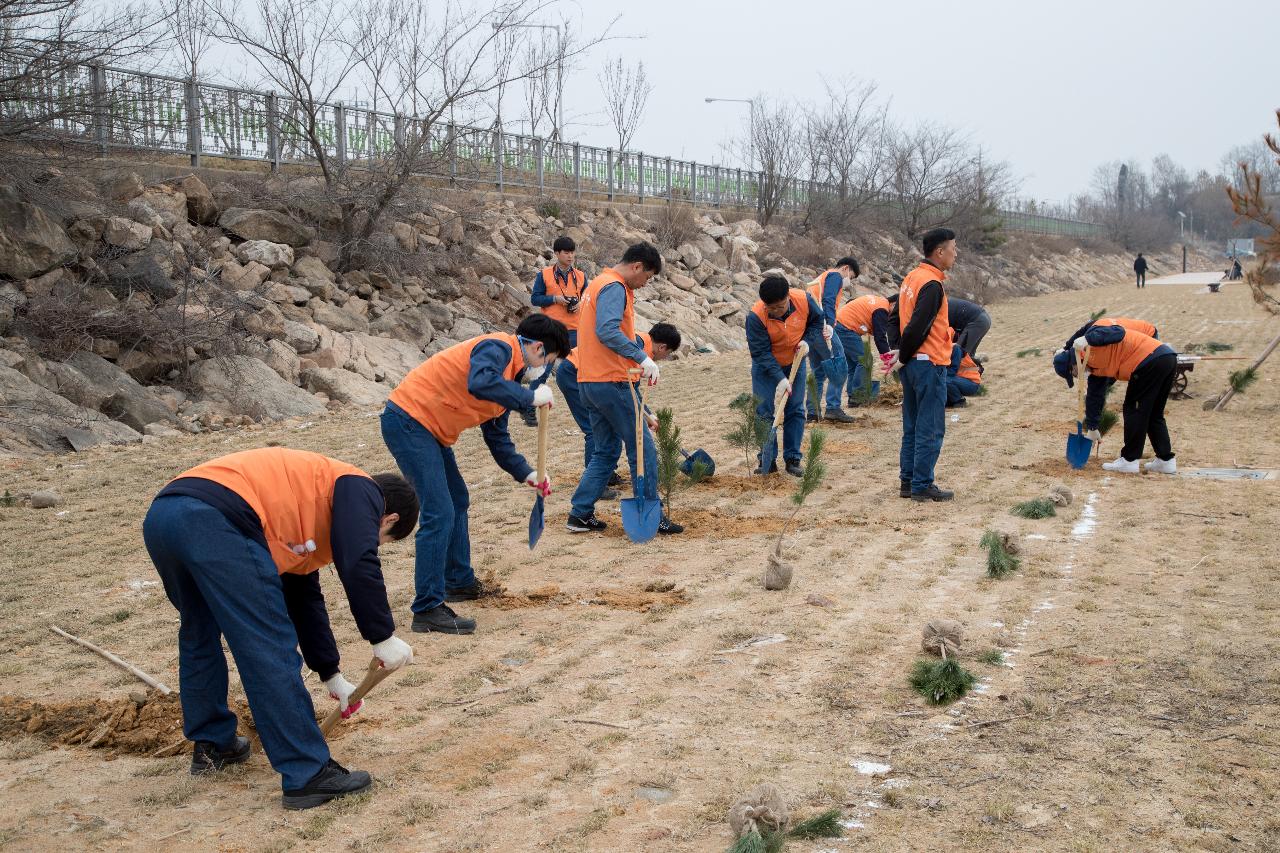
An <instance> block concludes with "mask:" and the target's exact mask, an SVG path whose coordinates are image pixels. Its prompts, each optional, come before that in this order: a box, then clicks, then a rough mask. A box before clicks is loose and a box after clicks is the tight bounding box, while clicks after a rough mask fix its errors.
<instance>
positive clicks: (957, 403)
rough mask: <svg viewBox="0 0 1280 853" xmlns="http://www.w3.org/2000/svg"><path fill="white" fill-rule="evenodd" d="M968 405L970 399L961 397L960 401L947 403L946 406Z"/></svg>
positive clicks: (954, 407) (960, 406) (957, 407)
mask: <svg viewBox="0 0 1280 853" xmlns="http://www.w3.org/2000/svg"><path fill="white" fill-rule="evenodd" d="M967 405H969V401H968V400H966V399H965V398H963V397H961V398H960V401H959V402H956V403H947V406H946V407H947V408H948V409H963V408H964V407H965V406H967Z"/></svg>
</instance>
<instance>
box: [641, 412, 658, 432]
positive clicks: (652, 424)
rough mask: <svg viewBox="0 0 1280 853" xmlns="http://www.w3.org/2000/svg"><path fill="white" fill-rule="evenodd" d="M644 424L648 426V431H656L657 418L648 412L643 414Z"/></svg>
mask: <svg viewBox="0 0 1280 853" xmlns="http://www.w3.org/2000/svg"><path fill="white" fill-rule="evenodd" d="M644 422H645V423H647V424H648V425H649V429H651V430H653V431H654V432H657V431H658V416H657V415H655V414H651V413H649V412H645V413H644Z"/></svg>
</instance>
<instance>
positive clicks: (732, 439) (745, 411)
mask: <svg viewBox="0 0 1280 853" xmlns="http://www.w3.org/2000/svg"><path fill="white" fill-rule="evenodd" d="M759 405H760V398H759V397H757V396H756V395H755V394H749V393H746V392H743V393H742V394H739V395H738V396H737V397H735V398H734V399H733V402H732V403H730V404H729V408H730V409H732V410H733V411H734V412H736V413H737V416H738V420H737V425H736V426H735V427H734V428H733V430H732V431H731V432H728V433H726V434H725V436H724V440H725V441H727V442H729V444H731V445H733V446H734V447H740V448H742V454H743V456H745V457H746V460H747V467H748V468H750V467H752V465H751V462H752V460H753V459H754V458H755V457H756V456H758V455H759V454H760V449H761V448H763V447H764V441H765V439H766V438H768V437H769V424H767V423H765V422H764V421H762V420H760V418H758V417H756V409H757V408H758V407H759Z"/></svg>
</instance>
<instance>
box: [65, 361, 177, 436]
mask: <svg viewBox="0 0 1280 853" xmlns="http://www.w3.org/2000/svg"><path fill="white" fill-rule="evenodd" d="M47 369H48V370H49V372H50V373H52V374H53V375H54V376H55V377H56V382H57V385H58V393H60V394H62V395H63V396H65V397H67V398H68V399H71V400H74V401H75V402H77V403H80V404H81V405H85V406H91V407H92V408H95V409H100V410H101V411H103V412H104V413H105V414H107V415H109V416H110V417H112V418H114V419H115V420H118V421H122V422H123V423H126V424H128V425H129V426H130V427H132V428H133V429H135V430H137V431H139V432H141V431H142V428H143V427H144V426H146V425H147V424H149V423H154V422H157V421H161V422H171V423H176V422H177V419H176V418H174V417H173V414H172V412H171V410H170V409H169V407H168V406H167V405H165V403H164V402H163V401H162V400H161V399H160V398H159V397H157V396H156V395H155V394H153V393H152V392H151V391H150V390H148V389H147V388H146V386H144V385H142V384H141V383H140V382H138V380H136V379H134V378H133V377H132V376H130V375H129V373H128V372H127V371H125V370H124V369H123V368H122V367H120V366H119V365H116V364H112V363H111V362H109V361H107V360H106V359H105V358H102V357H101V356H97V355H94V354H93V353H91V352H85V351H83V350H82V351H80V352H77V353H75V354H74V355H72V356H71V357H70V358H68V359H67V363H66V364H59V363H57V362H49V363H48V364H47ZM64 389H65V390H64Z"/></svg>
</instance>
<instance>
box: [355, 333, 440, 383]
mask: <svg viewBox="0 0 1280 853" xmlns="http://www.w3.org/2000/svg"><path fill="white" fill-rule="evenodd" d="M350 337H352V338H354V339H355V340H356V341H358V342H359V343H360V344H362V345H363V346H364V357H365V358H366V359H368V361H369V364H370V365H372V366H373V369H374V370H375V371H376V372H378V373H380V374H381V375H382V377H383V378H384V380H386V381H388V382H396V383H398V382H399V381H400V380H401V379H404V377H405V376H406V375H407V374H408V373H409V371H410V370H413V369H414V368H415V367H417V366H418V365H419V364H421V363H422V362H423V361H425V360H426V356H424V355H423V354H422V350H421V349H419V348H418V347H417V346H415V345H414V344H412V343H408V342H406V341H402V340H396V339H394V338H379V337H374V336H373V335H362V334H360V333H359V332H352V333H351V334H350ZM428 343H429V342H428Z"/></svg>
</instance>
